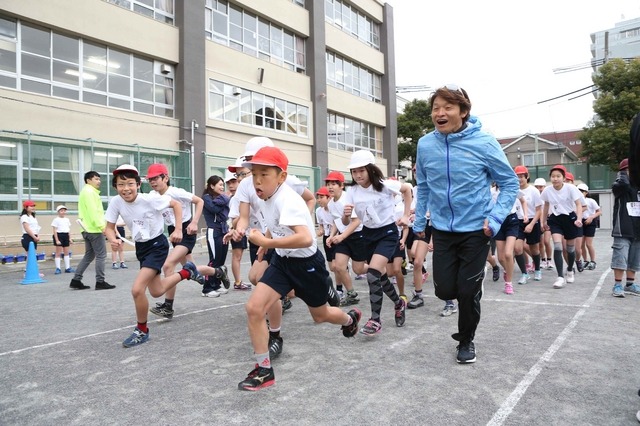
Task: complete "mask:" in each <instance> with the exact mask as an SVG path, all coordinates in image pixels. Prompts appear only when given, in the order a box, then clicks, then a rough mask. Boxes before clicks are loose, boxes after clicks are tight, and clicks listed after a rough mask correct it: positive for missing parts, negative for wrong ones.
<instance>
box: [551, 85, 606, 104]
mask: <svg viewBox="0 0 640 426" xmlns="http://www.w3.org/2000/svg"><path fill="white" fill-rule="evenodd" d="M592 87H595V84H592V85H590V86H587V87H583V88H582V89H578V90H574V91H573V92H569V93H565V94H564V95H560V96H556V97H553V98H549V99H545V100H544V101H540V102H538V104H543V103H545V102H549V101H554V100H556V99H560V98H564V97H565V96H569V95H573V94H574V93H578V92H582V91H583V90H587V89H590V88H592ZM596 90H597V89H596ZM585 94H587V93H585ZM581 96H582V95H581ZM579 97H580V96H576V98H579ZM571 99H575V98H571ZM571 99H569V100H571Z"/></svg>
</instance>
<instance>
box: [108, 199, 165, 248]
mask: <svg viewBox="0 0 640 426" xmlns="http://www.w3.org/2000/svg"><path fill="white" fill-rule="evenodd" d="M170 202H171V197H169V196H168V195H166V194H165V195H159V194H157V193H156V194H138V195H137V196H136V199H135V200H133V202H132V203H128V202H126V201H124V200H123V199H122V197H120V196H119V195H118V196H116V197H114V198H112V199H111V201H109V207H107V212H106V213H105V219H106V220H107V222H109V223H117V221H118V215H121V216H122V219H124V222H125V223H126V224H127V228H129V229H130V230H131V235H132V236H133V240H134V241H135V242H137V243H142V242H145V241H149V240H152V239H154V238H156V237H157V236H159V235H162V232H163V231H164V220H163V216H162V211H163V210H165V209H166V208H167V207H169V203H170Z"/></svg>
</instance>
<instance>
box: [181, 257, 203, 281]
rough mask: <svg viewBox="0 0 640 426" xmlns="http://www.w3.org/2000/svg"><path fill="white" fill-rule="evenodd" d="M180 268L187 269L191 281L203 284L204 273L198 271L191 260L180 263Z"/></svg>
mask: <svg viewBox="0 0 640 426" xmlns="http://www.w3.org/2000/svg"><path fill="white" fill-rule="evenodd" d="M182 269H186V270H187V271H189V279H190V280H193V281H197V282H198V283H199V284H200V285H204V275H202V274H201V273H200V272H198V268H197V267H196V265H194V264H193V262H187V263H185V264H184V265H182Z"/></svg>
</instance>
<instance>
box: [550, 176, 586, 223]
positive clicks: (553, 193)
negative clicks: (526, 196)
mask: <svg viewBox="0 0 640 426" xmlns="http://www.w3.org/2000/svg"><path fill="white" fill-rule="evenodd" d="M540 197H541V198H542V201H545V202H547V203H549V214H550V215H554V216H559V215H561V214H567V215H568V214H571V212H574V211H575V210H576V201H578V200H581V198H582V194H581V193H580V191H579V190H578V188H576V187H575V186H574V185H570V184H566V183H564V184H562V188H560V190H556V189H555V188H554V187H553V185H551V186H547V187H546V188H545V189H544V191H542V195H541V196H540Z"/></svg>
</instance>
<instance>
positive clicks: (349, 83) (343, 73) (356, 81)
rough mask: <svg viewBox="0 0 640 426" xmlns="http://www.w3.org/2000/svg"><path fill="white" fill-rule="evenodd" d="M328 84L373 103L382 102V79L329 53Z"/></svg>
mask: <svg viewBox="0 0 640 426" xmlns="http://www.w3.org/2000/svg"><path fill="white" fill-rule="evenodd" d="M326 59H327V60H326V64H327V84H329V85H330V86H333V87H337V88H339V89H342V90H344V91H345V92H348V93H352V94H354V95H356V96H360V97H361V98H364V99H368V100H370V101H373V102H378V103H380V102H381V96H382V77H381V76H380V75H378V74H376V73H374V72H372V71H369V70H368V69H366V68H364V67H362V66H360V65H358V64H355V63H353V62H351V61H349V60H347V59H345V58H343V57H341V56H340V55H338V54H336V53H333V52H327V54H326Z"/></svg>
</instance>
